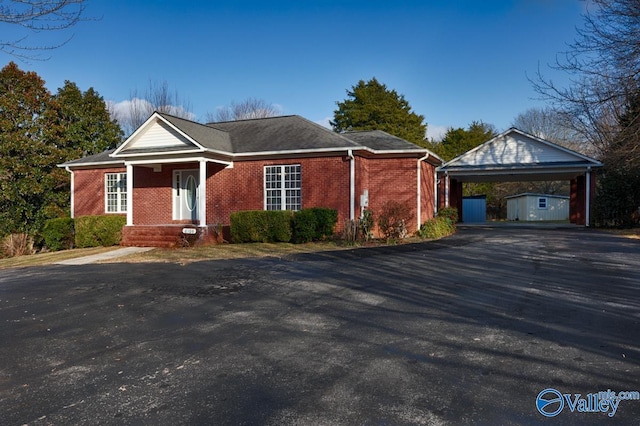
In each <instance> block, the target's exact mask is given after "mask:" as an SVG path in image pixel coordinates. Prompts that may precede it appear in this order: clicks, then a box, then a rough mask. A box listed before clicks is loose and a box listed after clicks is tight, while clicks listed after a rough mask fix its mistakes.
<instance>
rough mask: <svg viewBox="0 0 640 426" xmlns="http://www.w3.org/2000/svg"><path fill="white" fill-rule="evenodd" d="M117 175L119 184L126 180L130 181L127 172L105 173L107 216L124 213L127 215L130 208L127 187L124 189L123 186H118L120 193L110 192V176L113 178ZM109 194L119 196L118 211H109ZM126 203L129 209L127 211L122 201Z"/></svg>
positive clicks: (105, 210)
mask: <svg viewBox="0 0 640 426" xmlns="http://www.w3.org/2000/svg"><path fill="white" fill-rule="evenodd" d="M113 175H116V176H117V177H118V178H117V182H121V181H122V180H123V179H124V180H128V179H127V173H126V172H114V173H105V174H104V212H105V214H122V213H127V210H128V208H129V203H128V201H129V200H128V199H127V190H128V188H127V187H126V186H125V187H123V186H122V185H118V189H119V190H118V191H117V192H109V176H113ZM109 194H116V195H117V202H116V210H114V211H110V210H109ZM123 200H124V201H126V202H127V203H126V204H127V208H126V209H122V201H123Z"/></svg>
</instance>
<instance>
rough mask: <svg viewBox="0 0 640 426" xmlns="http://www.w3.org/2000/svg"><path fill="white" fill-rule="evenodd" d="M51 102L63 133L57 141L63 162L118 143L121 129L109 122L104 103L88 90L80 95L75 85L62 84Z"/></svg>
mask: <svg viewBox="0 0 640 426" xmlns="http://www.w3.org/2000/svg"><path fill="white" fill-rule="evenodd" d="M54 100H55V101H56V104H55V105H53V108H54V109H55V110H56V112H57V116H58V122H59V125H60V127H61V128H62V131H63V134H62V135H61V136H60V137H59V138H58V139H59V140H60V145H58V147H59V148H60V149H61V150H62V153H61V154H62V156H63V160H65V161H66V160H71V159H74V158H79V157H82V156H86V155H91V154H97V153H99V152H102V151H105V150H107V149H111V148H115V147H116V145H117V144H119V143H120V142H121V141H122V137H123V132H122V129H121V128H120V126H119V125H118V123H117V122H116V121H115V120H111V118H110V116H109V111H108V109H107V107H106V104H105V102H104V99H103V98H102V97H101V96H100V95H99V94H98V93H97V92H96V91H95V90H94V89H93V88H92V87H91V88H89V89H88V90H87V91H86V92H84V93H82V92H81V91H80V89H79V88H78V86H77V85H76V84H75V83H72V82H70V81H65V82H64V86H63V87H62V88H60V89H58V93H57V94H56V95H55V96H54Z"/></svg>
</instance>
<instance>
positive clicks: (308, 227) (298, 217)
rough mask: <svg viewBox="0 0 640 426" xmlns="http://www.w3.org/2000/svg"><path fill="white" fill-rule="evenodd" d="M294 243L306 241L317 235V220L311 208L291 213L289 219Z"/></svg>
mask: <svg viewBox="0 0 640 426" xmlns="http://www.w3.org/2000/svg"><path fill="white" fill-rule="evenodd" d="M291 227H292V231H293V242H294V243H298V244H299V243H308V242H310V241H313V240H316V239H320V238H318V237H317V234H318V231H317V228H318V220H317V216H316V214H315V212H314V211H313V210H312V209H303V210H300V211H299V212H295V213H294V214H293V219H292V221H291Z"/></svg>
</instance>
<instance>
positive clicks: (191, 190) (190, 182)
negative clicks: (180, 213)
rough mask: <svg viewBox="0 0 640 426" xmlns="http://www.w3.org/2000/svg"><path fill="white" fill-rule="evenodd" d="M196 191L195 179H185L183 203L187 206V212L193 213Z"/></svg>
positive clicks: (191, 177)
mask: <svg viewBox="0 0 640 426" xmlns="http://www.w3.org/2000/svg"><path fill="white" fill-rule="evenodd" d="M197 190H198V188H197V185H196V179H195V178H194V177H193V176H188V177H187V182H185V192H186V193H187V194H186V195H187V196H186V197H185V203H186V204H187V208H188V209H189V211H191V212H192V211H193V210H194V209H195V208H196V199H197V196H196V195H197V194H196V191H197Z"/></svg>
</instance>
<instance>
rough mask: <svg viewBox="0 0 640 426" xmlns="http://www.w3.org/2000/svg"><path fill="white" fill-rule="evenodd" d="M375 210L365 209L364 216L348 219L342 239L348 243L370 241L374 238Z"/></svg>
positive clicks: (343, 229)
mask: <svg viewBox="0 0 640 426" xmlns="http://www.w3.org/2000/svg"><path fill="white" fill-rule="evenodd" d="M374 223H375V222H374V220H373V212H372V211H371V210H369V209H365V210H364V211H363V212H362V217H360V218H358V219H355V220H348V221H346V222H345V224H344V227H343V228H342V240H343V241H346V242H348V243H355V242H359V241H368V240H370V239H371V238H373V225H374Z"/></svg>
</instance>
